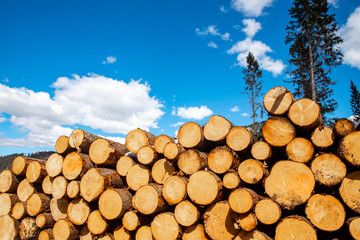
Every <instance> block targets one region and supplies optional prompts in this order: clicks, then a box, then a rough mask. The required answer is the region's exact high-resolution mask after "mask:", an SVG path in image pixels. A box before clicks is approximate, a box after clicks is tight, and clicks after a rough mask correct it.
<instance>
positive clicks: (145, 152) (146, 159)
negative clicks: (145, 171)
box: [137, 145, 160, 165]
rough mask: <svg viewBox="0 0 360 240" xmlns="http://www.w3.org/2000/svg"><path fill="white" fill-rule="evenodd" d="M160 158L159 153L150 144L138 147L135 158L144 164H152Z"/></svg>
mask: <svg viewBox="0 0 360 240" xmlns="http://www.w3.org/2000/svg"><path fill="white" fill-rule="evenodd" d="M159 158H160V154H158V153H157V152H156V151H155V148H154V147H153V146H152V145H146V146H142V147H141V148H139V150H138V153H137V160H138V161H139V162H140V163H141V164H144V165H152V164H154V162H155V161H156V160H158V159H159Z"/></svg>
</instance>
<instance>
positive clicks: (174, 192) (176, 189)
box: [162, 175, 187, 205]
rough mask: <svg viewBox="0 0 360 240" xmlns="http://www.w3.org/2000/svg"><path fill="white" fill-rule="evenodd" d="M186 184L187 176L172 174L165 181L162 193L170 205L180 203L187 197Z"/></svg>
mask: <svg viewBox="0 0 360 240" xmlns="http://www.w3.org/2000/svg"><path fill="white" fill-rule="evenodd" d="M186 186H187V180H186V178H184V177H181V176H178V175H174V176H171V177H169V178H168V179H166V181H165V182H164V186H163V188H162V195H163V197H164V199H165V200H166V202H167V203H169V204H170V205H175V204H178V203H179V202H181V201H182V200H184V199H185V197H186Z"/></svg>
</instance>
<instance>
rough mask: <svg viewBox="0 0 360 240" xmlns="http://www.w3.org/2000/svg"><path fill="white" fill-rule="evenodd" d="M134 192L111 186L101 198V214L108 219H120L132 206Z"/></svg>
mask: <svg viewBox="0 0 360 240" xmlns="http://www.w3.org/2000/svg"><path fill="white" fill-rule="evenodd" d="M131 200H132V194H131V193H130V192H129V191H128V190H126V189H119V188H110V189H107V190H105V191H104V192H103V193H102V194H101V195H100V198H99V210H100V212H101V215H103V217H104V218H106V219H108V220H113V219H119V218H121V217H122V216H123V215H124V213H125V212H126V211H127V210H129V209H130V208H131V207H132V202H131Z"/></svg>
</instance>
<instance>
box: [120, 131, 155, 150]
mask: <svg viewBox="0 0 360 240" xmlns="http://www.w3.org/2000/svg"><path fill="white" fill-rule="evenodd" d="M155 139H156V136H155V135H153V134H151V133H149V132H147V131H145V130H142V129H140V128H138V129H134V130H132V131H130V132H129V133H128V134H127V135H126V139H125V143H126V147H127V148H128V149H129V151H130V152H132V153H135V154H136V153H137V152H138V151H139V149H140V148H141V147H142V146H146V145H154V142H155Z"/></svg>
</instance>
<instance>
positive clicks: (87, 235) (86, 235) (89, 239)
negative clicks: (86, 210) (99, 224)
mask: <svg viewBox="0 0 360 240" xmlns="http://www.w3.org/2000/svg"><path fill="white" fill-rule="evenodd" d="M79 238H80V240H93V239H96V236H95V235H94V234H92V233H91V232H90V231H89V228H88V227H87V225H85V226H83V227H82V228H81V230H80V236H79Z"/></svg>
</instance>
